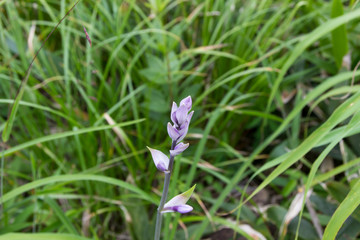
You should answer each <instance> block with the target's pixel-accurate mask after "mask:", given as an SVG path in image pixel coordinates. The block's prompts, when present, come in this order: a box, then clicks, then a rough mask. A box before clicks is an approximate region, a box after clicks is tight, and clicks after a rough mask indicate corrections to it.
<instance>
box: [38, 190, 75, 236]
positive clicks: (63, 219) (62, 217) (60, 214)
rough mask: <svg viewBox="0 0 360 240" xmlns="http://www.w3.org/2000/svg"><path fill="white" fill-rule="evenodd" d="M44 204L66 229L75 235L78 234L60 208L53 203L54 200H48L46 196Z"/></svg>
mask: <svg viewBox="0 0 360 240" xmlns="http://www.w3.org/2000/svg"><path fill="white" fill-rule="evenodd" d="M44 200H45V202H46V203H47V204H49V206H50V207H51V209H52V210H53V211H54V212H55V214H56V215H57V216H58V218H59V219H60V221H61V222H62V223H63V224H64V226H65V227H66V229H67V230H68V231H69V232H70V233H72V234H75V235H77V234H78V232H77V230H76V228H75V226H74V225H73V224H72V223H71V221H70V219H69V218H68V217H67V216H66V215H65V213H64V212H63V210H62V209H61V208H60V206H59V205H58V204H57V203H56V202H55V200H54V199H51V198H49V197H48V196H46V197H45V199H44Z"/></svg>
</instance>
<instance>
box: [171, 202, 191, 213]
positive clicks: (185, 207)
mask: <svg viewBox="0 0 360 240" xmlns="http://www.w3.org/2000/svg"><path fill="white" fill-rule="evenodd" d="M173 210H174V211H176V212H179V213H188V212H191V211H192V210H193V207H192V206H190V205H187V204H185V205H180V206H175V207H173Z"/></svg>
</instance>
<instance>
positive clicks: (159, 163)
mask: <svg viewBox="0 0 360 240" xmlns="http://www.w3.org/2000/svg"><path fill="white" fill-rule="evenodd" d="M147 148H148V149H149V151H150V153H151V156H152V159H153V161H154V163H155V166H156V168H157V169H159V170H160V171H162V172H166V171H168V169H169V162H170V160H169V158H168V157H167V156H166V155H165V154H164V153H162V152H161V151H159V150H156V149H153V148H149V147H147Z"/></svg>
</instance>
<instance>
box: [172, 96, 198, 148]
mask: <svg viewBox="0 0 360 240" xmlns="http://www.w3.org/2000/svg"><path fill="white" fill-rule="evenodd" d="M191 106H192V100H191V97H190V96H188V97H186V98H184V99H183V100H181V102H180V106H179V107H178V106H177V105H176V103H175V102H173V105H172V108H171V114H170V118H171V121H172V122H173V123H174V125H171V124H170V123H168V133H169V136H170V138H171V139H172V140H173V141H176V142H180V141H181V140H183V139H184V138H185V136H186V134H187V132H188V130H189V124H190V120H191V117H192V115H193V114H194V111H192V112H190V113H188V112H189V111H190V109H191Z"/></svg>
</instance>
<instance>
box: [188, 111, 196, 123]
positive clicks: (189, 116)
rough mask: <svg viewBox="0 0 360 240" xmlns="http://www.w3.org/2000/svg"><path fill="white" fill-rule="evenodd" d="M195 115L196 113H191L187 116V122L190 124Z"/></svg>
mask: <svg viewBox="0 0 360 240" xmlns="http://www.w3.org/2000/svg"><path fill="white" fill-rule="evenodd" d="M193 114H194V111H191V112H190V113H189V114H188V115H187V117H186V121H188V122H189V123H190V121H191V118H192V116H193Z"/></svg>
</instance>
